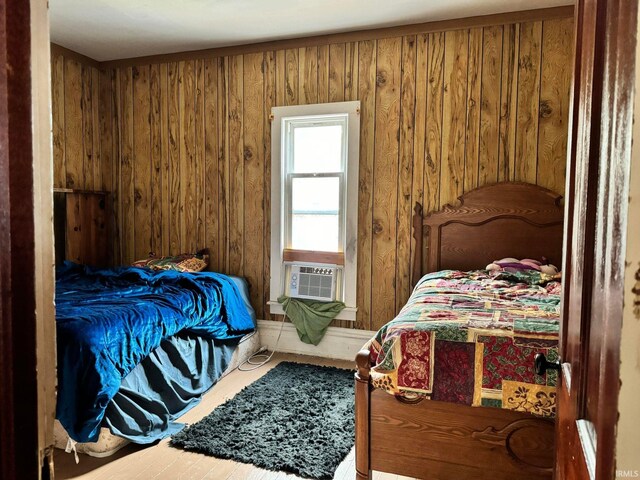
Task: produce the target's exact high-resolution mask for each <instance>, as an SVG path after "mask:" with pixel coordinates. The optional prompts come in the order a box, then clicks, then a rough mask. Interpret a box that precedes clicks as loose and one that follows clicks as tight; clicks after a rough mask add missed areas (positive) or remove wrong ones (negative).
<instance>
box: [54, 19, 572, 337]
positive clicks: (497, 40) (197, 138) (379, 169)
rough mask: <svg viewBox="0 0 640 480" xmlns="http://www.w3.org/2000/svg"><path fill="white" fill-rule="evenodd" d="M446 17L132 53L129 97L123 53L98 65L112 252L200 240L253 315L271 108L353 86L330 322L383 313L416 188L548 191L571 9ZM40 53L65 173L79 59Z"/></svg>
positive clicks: (80, 169) (261, 293) (261, 277)
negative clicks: (154, 55)
mask: <svg viewBox="0 0 640 480" xmlns="http://www.w3.org/2000/svg"><path fill="white" fill-rule="evenodd" d="M459 25H460V27H459V28H460V29H454V28H452V29H449V30H447V31H438V32H434V31H428V30H425V31H423V32H419V31H410V32H400V33H399V34H398V36H387V35H381V36H380V37H379V38H374V39H358V38H353V39H351V38H346V39H342V40H341V39H340V38H338V37H336V40H335V41H331V42H329V44H326V43H325V44H305V43H300V44H298V45H295V43H291V42H290V43H288V44H287V45H286V48H281V49H278V48H277V47H275V46H273V45H271V46H266V47H265V48H264V49H263V50H259V49H258V50H256V49H255V48H254V49H253V50H251V52H248V53H244V54H241V53H238V54H231V55H226V56H225V55H216V56H202V57H201V58H200V59H198V58H197V57H193V56H192V57H188V56H187V57H184V58H183V59H180V60H178V61H175V62H172V63H155V64H151V65H149V64H145V63H141V64H140V65H136V71H138V72H140V71H145V72H147V75H148V85H147V87H146V90H144V91H145V93H144V95H142V96H139V95H137V92H138V90H139V89H138V83H139V82H140V79H139V78H134V77H133V71H134V70H133V69H132V68H131V67H130V66H117V67H116V69H115V70H114V71H112V72H110V73H107V74H104V73H103V74H101V75H97V77H96V78H97V79H98V80H97V81H98V82H102V80H103V79H105V81H106V79H109V78H110V75H112V78H113V79H114V81H113V82H112V84H111V85H110V86H109V87H108V88H107V87H105V88H106V90H105V95H107V94H108V93H107V92H109V88H110V89H111V92H112V95H113V97H114V99H113V106H112V108H111V114H112V126H113V128H112V131H111V136H112V138H113V143H112V144H113V145H115V147H117V151H109V152H107V154H105V152H104V148H105V147H104V145H106V144H108V138H107V139H105V141H100V142H99V143H100V145H102V147H100V148H102V150H100V154H101V156H100V162H99V164H100V165H101V167H100V168H101V169H102V171H103V172H104V171H107V170H108V171H109V172H110V173H109V175H110V176H111V177H112V178H113V181H110V182H108V184H106V187H107V189H110V190H113V189H112V188H111V187H112V186H115V187H117V188H116V191H114V197H115V198H117V199H118V200H117V208H116V209H114V211H115V212H116V213H117V214H119V215H120V217H119V219H118V222H119V224H120V229H119V230H117V231H118V232H119V235H118V237H117V239H116V240H117V241H116V243H117V245H116V246H114V252H118V254H117V256H116V257H115V258H116V259H117V260H118V263H128V262H130V261H131V260H134V259H135V257H136V255H137V254H142V253H146V252H144V249H145V248H147V247H146V246H147V245H149V248H154V249H156V250H158V248H157V247H156V246H157V245H160V246H161V249H162V251H161V252H156V253H163V254H168V253H179V252H180V251H185V250H193V249H196V248H203V247H209V248H210V251H211V267H212V268H213V269H216V270H219V271H222V272H225V273H232V274H238V275H244V276H246V277H247V278H248V279H249V282H250V283H251V287H252V294H251V298H252V302H253V304H254V308H255V309H256V311H257V315H258V317H259V318H268V309H267V307H266V300H267V299H268V298H269V261H270V258H269V257H270V251H269V249H270V243H269V235H270V219H269V211H270V207H269V205H270V194H271V192H270V172H271V161H272V160H271V159H270V151H271V138H270V132H271V125H270V122H269V113H270V109H271V107H272V106H280V105H297V104H303V103H314V102H327V101H342V100H351V99H354V100H360V102H361V113H360V122H361V132H360V139H361V145H360V172H359V173H360V181H359V188H360V191H359V206H358V287H357V288H358V291H357V296H358V314H357V321H356V322H355V324H354V323H350V322H340V323H339V325H341V326H355V327H356V328H364V329H375V328H377V327H379V326H380V325H382V324H384V323H385V322H387V321H388V320H390V319H391V318H392V317H393V316H394V314H395V313H396V311H397V310H398V308H399V307H401V306H402V305H403V304H404V302H405V300H406V298H407V296H408V294H409V286H410V278H411V265H410V264H411V260H410V258H411V257H410V252H411V248H412V242H411V239H410V235H411V229H410V215H411V208H412V206H413V204H414V202H415V201H422V202H423V204H424V207H425V210H426V212H425V213H428V212H430V211H433V210H436V209H438V208H440V206H441V205H443V204H445V203H448V202H454V201H455V200H456V198H457V197H458V196H459V195H461V194H462V193H464V192H465V191H468V190H470V189H473V188H476V187H478V186H481V185H484V184H488V183H492V182H495V181H497V180H527V181H531V182H534V183H539V184H541V185H543V186H546V187H549V188H553V189H554V190H556V191H558V193H562V191H563V189H564V188H563V187H564V158H565V150H566V138H567V132H566V130H567V110H568V102H569V84H570V79H571V61H570V59H571V58H572V52H571V49H572V46H571V32H572V28H573V26H572V19H570V18H562V19H551V20H546V19H542V20H541V19H539V18H537V19H535V21H533V20H532V21H524V22H523V23H513V22H506V23H505V24H490V25H485V24H476V25H474V26H472V27H471V26H468V25H466V24H464V23H461V24H459ZM402 33H404V35H402ZM332 38H333V37H332ZM56 61H57V63H56ZM53 62H54V63H53V68H54V77H53V78H54V93H55V92H58V94H57V95H58V98H56V96H55V95H54V132H61V131H62V132H65V134H66V136H65V137H64V138H62V139H60V140H59V141H58V142H56V137H54V146H55V152H56V159H55V160H56V178H71V179H72V180H73V181H74V182H79V181H80V177H82V176H83V175H84V172H85V168H84V162H85V161H86V158H87V157H86V155H85V152H86V150H84V149H83V147H82V144H83V141H84V140H83V139H84V138H87V135H84V134H83V135H81V136H78V135H77V133H78V132H81V131H82V130H83V125H86V123H84V122H83V121H82V120H78V116H79V117H80V118H82V114H83V111H82V108H81V102H82V92H83V90H82V88H81V84H82V81H83V75H82V69H83V68H85V69H86V68H93V67H85V66H83V65H80V64H79V63H78V62H77V59H68V60H67V59H64V61H63V66H62V67H61V66H60V60H59V59H56V58H55V57H54V59H53ZM149 63H153V62H149ZM128 65H131V64H128ZM61 77H62V78H61ZM90 78H91V79H92V81H94V80H93V78H94V76H93V75H92V76H91V77H90ZM60 82H63V86H60V84H59V83H60ZM88 91H89V92H91V93H92V92H93V89H89V90H88ZM98 91H102V90H101V88H100V87H99V88H98ZM61 97H62V98H61ZM144 99H147V104H146V105H143V103H142V102H143V100H144ZM106 103H107V102H105V101H104V100H101V101H100V103H99V105H100V109H102V108H103V107H102V106H103V104H106ZM56 105H58V107H56ZM61 106H62V107H63V108H64V109H65V112H64V114H61V113H60V112H59V111H56V109H59V108H61ZM103 115H105V113H104V112H103V111H102V110H99V116H100V118H102V116H103ZM91 118H93V117H91ZM148 119H149V120H148ZM144 122H147V123H149V124H150V126H143V125H142V124H143V123H144ZM105 124H108V121H106V120H105ZM97 132H98V138H99V139H101V138H102V137H103V136H104V135H107V134H106V133H105V132H104V129H103V128H102V126H101V128H99V129H98V130H97ZM138 132H141V135H142V136H143V137H142V139H139V138H137V133H138ZM74 135H75V136H74ZM92 136H93V137H95V129H94V131H93V134H92ZM59 138H60V133H58V139H59ZM158 142H159V143H160V145H159V146H158V145H157V143H158ZM143 144H144V145H143ZM92 149H93V150H92V151H95V150H96V146H94V145H93V144H92ZM108 158H111V159H113V160H108ZM109 163H112V164H111V165H108V164H109ZM139 163H144V165H138V164H139ZM96 164H97V163H95V162H94V166H95V165H96ZM158 167H159V168H160V169H161V172H160V173H159V174H158V172H157V168H158ZM94 171H95V168H94ZM141 175H148V176H149V178H139V177H140V176H141ZM103 176H104V174H103ZM93 178H94V180H93V183H94V186H96V185H95V182H96V181H95V178H96V177H95V175H94V177H93ZM82 181H84V180H82ZM103 184H104V181H103ZM82 185H85V184H84V183H83V184H82ZM59 186H70V185H68V184H67V185H59ZM158 187H159V188H160V193H158V192H156V190H157V189H158ZM141 202H142V203H141ZM145 202H146V203H145ZM143 216H145V217H146V218H142V217H143ZM489 260H491V259H489Z"/></svg>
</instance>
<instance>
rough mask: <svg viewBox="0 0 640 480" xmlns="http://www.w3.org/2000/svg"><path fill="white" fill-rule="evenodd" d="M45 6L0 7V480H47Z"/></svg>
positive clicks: (50, 387)
mask: <svg viewBox="0 0 640 480" xmlns="http://www.w3.org/2000/svg"><path fill="white" fill-rule="evenodd" d="M49 51H50V39H49V14H48V3H47V1H46V0H30V1H29V2H25V1H24V0H0V65H2V66H3V67H4V68H0V313H1V315H0V385H1V386H2V388H0V438H2V441H1V442H0V477H1V478H6V479H14V478H19V479H23V478H24V479H31V478H48V477H50V476H51V475H52V473H53V472H52V470H51V468H52V444H53V421H54V418H55V385H56V373H55V360H56V357H55V314H54V305H53V295H54V272H53V268H54V265H53V258H54V257H53V222H52V218H53V192H52V186H53V161H52V147H51V83H50V82H51V80H50V78H51V77H50V68H51V66H50V55H49Z"/></svg>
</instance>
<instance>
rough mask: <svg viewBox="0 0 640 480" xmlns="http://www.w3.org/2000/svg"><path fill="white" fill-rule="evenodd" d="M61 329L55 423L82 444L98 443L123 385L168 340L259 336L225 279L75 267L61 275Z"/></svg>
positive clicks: (63, 269)
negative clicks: (182, 335) (174, 337)
mask: <svg viewBox="0 0 640 480" xmlns="http://www.w3.org/2000/svg"><path fill="white" fill-rule="evenodd" d="M56 324H57V343H58V405H57V417H58V419H59V420H60V423H62V426H63V427H64V428H65V429H66V430H67V432H68V433H69V435H70V436H71V438H73V439H74V440H76V441H79V442H87V441H96V440H97V438H98V434H99V431H100V424H101V422H102V419H103V417H104V414H105V410H106V408H107V405H108V404H109V402H110V401H111V399H112V398H113V396H114V395H115V394H116V392H117V391H118V389H119V388H120V383H121V381H122V379H123V378H124V377H125V376H126V375H127V374H128V373H129V372H130V371H131V370H133V368H134V367H135V366H136V365H137V364H138V363H140V362H141V361H142V360H143V359H144V358H145V357H147V356H148V355H149V354H150V353H151V352H152V351H153V350H154V349H155V348H157V347H158V346H159V345H160V343H161V341H162V340H163V339H164V338H168V337H170V336H172V335H174V334H176V333H178V332H181V331H184V332H188V333H192V334H196V335H199V336H202V337H204V338H211V339H218V340H223V339H234V338H240V337H241V336H242V335H244V334H246V333H249V332H251V331H253V330H254V323H253V319H252V318H251V315H250V313H249V312H248V310H247V308H246V306H245V304H244V301H243V299H242V297H241V295H240V292H239V291H238V289H237V287H236V285H235V284H234V282H233V280H232V279H231V278H230V277H227V276H226V275H221V274H217V273H209V272H207V273H204V272H203V273H198V274H190V273H179V272H173V271H166V272H160V273H155V272H152V271H151V270H147V269H141V268H134V267H121V268H115V269H105V270H97V269H92V268H89V267H85V266H81V265H75V264H72V263H65V264H64V265H63V266H61V267H60V268H59V269H58V271H57V281H56Z"/></svg>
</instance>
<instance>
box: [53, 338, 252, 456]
mask: <svg viewBox="0 0 640 480" xmlns="http://www.w3.org/2000/svg"><path fill="white" fill-rule="evenodd" d="M259 348H260V338H259V335H258V333H257V331H256V332H254V333H250V334H248V335H246V336H244V337H243V338H242V339H241V340H240V342H239V344H238V346H237V348H236V349H235V351H234V352H233V355H232V356H231V360H230V362H229V364H228V366H227V367H226V369H225V370H224V371H223V372H222V375H221V377H220V378H223V377H225V376H226V375H228V374H229V373H231V372H232V371H234V370H235V369H236V368H238V366H239V365H241V364H242V363H243V362H245V361H246V360H247V359H248V358H249V357H250V356H251V355H253V354H254V353H255V352H257V351H258V350H259ZM183 413H184V412H183ZM129 443H130V440H127V439H126V438H123V437H120V436H118V435H114V434H113V433H111V431H110V430H109V428H107V427H104V426H103V427H102V428H101V429H100V434H99V438H98V441H97V442H86V443H75V442H72V444H73V446H74V447H75V449H76V451H77V452H78V453H83V454H86V455H90V456H92V457H108V456H109V455H113V454H114V453H115V452H117V451H118V450H120V449H121V448H122V447H124V446H125V445H127V444H129ZM54 445H55V447H56V448H59V449H66V448H67V447H68V446H69V447H71V445H70V444H69V435H68V434H67V432H66V431H65V429H64V427H63V426H62V425H61V424H60V422H59V421H58V420H56V421H55V424H54ZM69 451H70V448H69Z"/></svg>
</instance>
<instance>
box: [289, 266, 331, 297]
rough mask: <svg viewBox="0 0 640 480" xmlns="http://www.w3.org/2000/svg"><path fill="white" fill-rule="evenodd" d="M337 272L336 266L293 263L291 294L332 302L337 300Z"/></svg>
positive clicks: (290, 283)
mask: <svg viewBox="0 0 640 480" xmlns="http://www.w3.org/2000/svg"><path fill="white" fill-rule="evenodd" d="M336 274H337V268H334V267H326V266H314V265H291V276H290V281H289V292H290V296H291V297H292V298H306V299H310V300H321V301H324V302H332V301H333V300H335V293H336Z"/></svg>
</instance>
